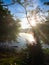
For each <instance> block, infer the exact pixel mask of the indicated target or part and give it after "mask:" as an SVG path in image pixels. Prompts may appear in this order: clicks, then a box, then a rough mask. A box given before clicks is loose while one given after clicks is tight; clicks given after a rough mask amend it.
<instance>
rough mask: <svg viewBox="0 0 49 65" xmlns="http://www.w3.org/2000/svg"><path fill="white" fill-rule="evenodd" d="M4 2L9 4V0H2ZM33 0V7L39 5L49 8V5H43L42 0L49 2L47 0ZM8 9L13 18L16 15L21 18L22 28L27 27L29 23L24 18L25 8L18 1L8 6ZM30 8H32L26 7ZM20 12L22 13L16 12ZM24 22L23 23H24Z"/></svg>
mask: <svg viewBox="0 0 49 65" xmlns="http://www.w3.org/2000/svg"><path fill="white" fill-rule="evenodd" d="M3 1H4V3H5V4H10V3H11V0H3ZM22 1H23V0H22ZM32 1H33V9H35V8H36V7H37V6H39V7H40V8H41V9H44V10H45V11H46V10H49V6H45V5H43V3H44V2H47V1H48V2H49V0H32ZM8 9H9V10H10V11H11V14H12V15H13V16H14V18H16V17H18V18H20V19H21V21H22V22H21V26H22V28H28V27H29V24H28V22H27V19H26V18H24V17H25V16H26V14H25V10H24V8H23V7H22V6H20V5H19V4H18V3H16V4H14V5H11V6H8ZM28 9H32V8H28ZM18 12H22V13H18ZM24 22H25V23H24Z"/></svg>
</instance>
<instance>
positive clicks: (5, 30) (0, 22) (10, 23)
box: [0, 4, 20, 42]
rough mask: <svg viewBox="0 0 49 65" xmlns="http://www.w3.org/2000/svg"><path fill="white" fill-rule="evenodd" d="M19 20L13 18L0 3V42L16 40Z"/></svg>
mask: <svg viewBox="0 0 49 65" xmlns="http://www.w3.org/2000/svg"><path fill="white" fill-rule="evenodd" d="M19 22H20V20H19V19H16V20H14V19H13V17H12V15H11V14H10V11H9V10H8V9H6V8H4V7H3V6H2V5H1V4H0V42H5V41H12V40H13V41H15V40H16V38H17V35H18V32H19V27H20V24H19Z"/></svg>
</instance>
